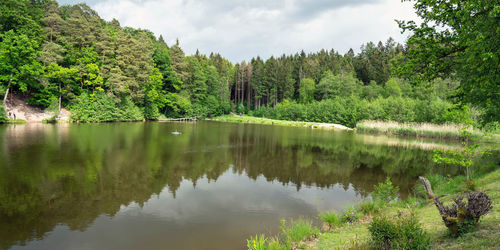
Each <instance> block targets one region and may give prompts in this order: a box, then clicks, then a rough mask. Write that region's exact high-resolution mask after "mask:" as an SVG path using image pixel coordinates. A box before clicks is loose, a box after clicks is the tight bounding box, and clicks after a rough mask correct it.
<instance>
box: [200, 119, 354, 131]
mask: <svg viewBox="0 0 500 250" xmlns="http://www.w3.org/2000/svg"><path fill="white" fill-rule="evenodd" d="M207 120H210V121H219V122H230V123H248V124H265V125H279V126H289V127H304V128H307V127H309V128H313V129H327V130H347V131H353V130H354V129H352V128H349V127H346V126H344V125H340V124H335V123H321V122H302V121H285V120H274V119H269V118H260V117H255V116H248V115H242V116H239V115H223V116H218V117H215V118H211V119H207Z"/></svg>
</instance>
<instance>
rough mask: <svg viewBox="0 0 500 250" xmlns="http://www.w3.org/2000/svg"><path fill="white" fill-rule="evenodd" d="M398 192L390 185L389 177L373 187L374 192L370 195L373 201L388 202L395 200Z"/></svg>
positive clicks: (397, 189) (396, 188) (397, 188)
mask: <svg viewBox="0 0 500 250" xmlns="http://www.w3.org/2000/svg"><path fill="white" fill-rule="evenodd" d="M398 192H399V187H397V186H396V187H395V186H393V185H392V181H391V179H390V178H389V177H387V179H386V180H385V183H384V182H381V183H379V184H378V185H375V186H374V191H373V192H372V193H371V195H372V198H373V200H375V201H383V202H390V201H393V200H395V199H396V198H397V196H398Z"/></svg>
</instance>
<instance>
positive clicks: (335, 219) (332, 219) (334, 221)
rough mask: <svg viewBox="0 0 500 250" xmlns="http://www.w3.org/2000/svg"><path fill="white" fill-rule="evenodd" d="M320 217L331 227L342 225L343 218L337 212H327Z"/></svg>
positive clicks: (320, 214)
mask: <svg viewBox="0 0 500 250" xmlns="http://www.w3.org/2000/svg"><path fill="white" fill-rule="evenodd" d="M319 217H320V218H321V220H322V221H324V222H325V223H328V225H330V226H339V225H340V224H342V221H341V219H342V218H341V216H340V215H339V214H337V212H335V211H326V212H321V213H319Z"/></svg>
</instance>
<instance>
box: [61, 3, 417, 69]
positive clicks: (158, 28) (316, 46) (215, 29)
mask: <svg viewBox="0 0 500 250" xmlns="http://www.w3.org/2000/svg"><path fill="white" fill-rule="evenodd" d="M72 1H73V0H65V2H66V3H70V2H72ZM75 1H76V0H75ZM88 3H89V5H91V6H92V7H93V8H94V9H95V10H97V12H98V13H99V15H100V16H101V17H102V18H104V19H106V20H111V19H113V18H116V19H117V20H118V21H120V23H121V24H122V26H130V27H134V28H143V29H148V30H151V31H153V32H154V33H155V34H156V35H160V34H161V35H163V37H164V38H165V39H166V41H167V43H169V44H172V43H174V42H175V39H176V38H179V40H180V42H181V47H182V48H183V49H184V50H185V52H186V54H192V53H194V52H195V51H196V49H199V50H200V52H202V53H210V52H219V53H221V54H222V55H223V56H225V57H227V58H228V59H230V60H231V61H233V62H238V61H241V60H249V59H251V58H252V57H255V56H257V55H260V56H261V57H263V58H267V57H269V56H271V55H274V56H279V55H281V54H283V53H285V54H291V53H296V52H299V51H300V50H304V51H306V52H312V51H317V50H320V49H322V48H324V49H328V50H330V49H332V48H333V49H335V50H337V51H340V52H341V53H345V52H346V51H347V50H348V49H349V48H353V49H355V50H357V49H358V48H359V47H360V46H361V44H363V43H366V42H368V41H379V40H382V41H385V40H386V39H387V38H389V37H390V36H391V37H393V38H394V39H395V40H396V41H398V42H404V40H405V37H406V35H402V34H400V30H399V28H398V27H397V24H396V22H395V21H394V20H395V19H404V20H415V19H416V15H415V14H414V11H413V9H412V6H411V3H408V2H404V3H401V2H400V1H399V0H349V1H348V0H343V1H342V0H315V1H306V0H276V1H267V0H246V1H243V0H212V1H207V0H104V1H99V2H96V1H93V0H88Z"/></svg>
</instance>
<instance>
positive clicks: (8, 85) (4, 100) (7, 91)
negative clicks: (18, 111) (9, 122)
mask: <svg viewBox="0 0 500 250" xmlns="http://www.w3.org/2000/svg"><path fill="white" fill-rule="evenodd" d="M10 85H12V74H10V79H9V84H7V90H6V91H5V95H4V96H3V105H4V106H5V105H6V103H5V102H6V101H7V96H8V95H9V90H10Z"/></svg>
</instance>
